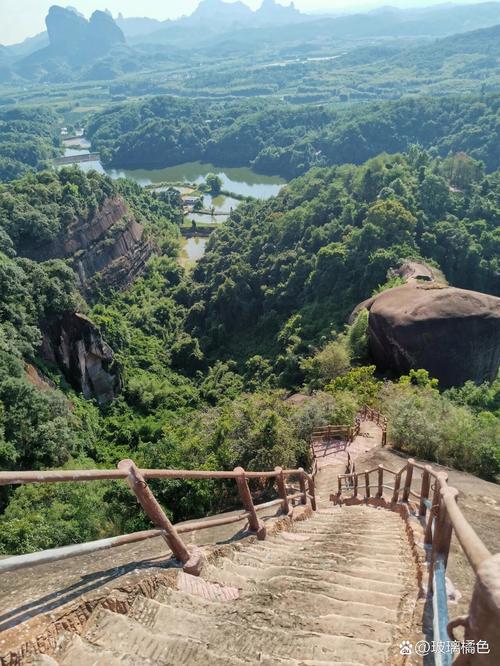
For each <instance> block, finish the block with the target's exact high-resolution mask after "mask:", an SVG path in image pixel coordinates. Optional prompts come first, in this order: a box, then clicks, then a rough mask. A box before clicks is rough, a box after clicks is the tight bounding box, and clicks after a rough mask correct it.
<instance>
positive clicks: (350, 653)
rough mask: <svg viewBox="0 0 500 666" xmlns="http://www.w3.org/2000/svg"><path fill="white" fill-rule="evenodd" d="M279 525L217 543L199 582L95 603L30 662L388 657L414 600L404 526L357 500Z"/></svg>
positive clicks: (355, 660)
mask: <svg viewBox="0 0 500 666" xmlns="http://www.w3.org/2000/svg"><path fill="white" fill-rule="evenodd" d="M287 529H289V530H290V531H277V532H276V533H275V534H273V535H271V536H269V538H268V539H267V540H266V541H257V540H255V539H254V538H248V539H245V540H242V541H239V542H235V543H232V544H230V545H225V546H222V547H219V548H218V549H217V550H216V551H215V552H214V554H213V555H212V557H210V558H209V560H208V562H207V563H206V564H205V565H204V568H203V571H202V574H201V578H193V577H192V576H189V575H188V574H185V573H184V572H182V570H177V571H176V582H175V583H174V584H173V585H172V587H168V586H163V585H162V586H160V588H159V589H158V590H157V592H156V595H155V596H154V597H153V598H147V597H145V596H138V597H136V598H135V601H134V602H133V604H132V607H131V608H128V609H126V610H125V611H124V612H122V613H119V612H113V611H111V610H109V609H107V608H105V607H103V606H99V607H97V608H96V609H95V610H94V612H93V613H92V615H91V616H90V618H89V619H88V620H87V621H86V622H85V623H84V625H83V627H82V631H81V632H79V633H78V634H76V633H72V634H71V633H66V634H63V635H62V637H61V640H60V641H59V644H58V647H57V649H56V651H55V653H54V654H53V656H52V657H47V656H38V657H36V658H35V659H34V661H32V662H31V663H33V664H46V665H47V666H48V665H49V664H51V665H53V666H55V665H59V666H76V665H78V666H79V665H80V664H85V666H115V665H116V666H118V665H120V666H123V665H124V664H129V665H131V666H135V665H136V664H137V665H138V664H141V665H148V664H154V665H158V666H159V665H167V664H169V665H170V664H176V665H178V666H182V665H186V666H196V665H198V664H199V665H203V666H211V665H212V664H213V665H215V664H217V666H221V665H228V666H229V665H231V666H233V665H234V666H237V665H238V664H268V665H269V666H271V665H274V664H291V665H293V664H297V665H298V664H302V665H304V666H305V665H310V666H313V665H316V664H317V665H318V666H319V665H320V664H323V665H326V664H339V665H341V664H344V665H345V666H348V665H350V666H354V665H355V664H356V665H357V666H359V665H360V664H365V665H366V666H372V665H374V664H377V665H379V664H380V665H381V664H394V663H398V658H399V642H400V640H401V639H402V638H405V637H407V636H408V635H409V632H410V630H411V625H412V617H413V611H414V607H415V602H416V599H417V596H418V585H417V577H416V568H415V565H414V564H413V562H414V560H413V555H412V551H411V547H410V545H409V542H408V538H407V535H406V525H405V522H404V521H403V520H402V519H401V518H400V516H399V515H397V514H396V513H392V512H390V511H387V510H384V509H377V508H374V507H371V506H366V505H362V506H352V507H348V508H347V507H344V508H322V509H320V510H319V511H318V512H317V513H316V514H314V516H313V517H312V518H309V519H307V520H302V521H298V522H290V523H289V525H288V526H287ZM174 579H175V577H174Z"/></svg>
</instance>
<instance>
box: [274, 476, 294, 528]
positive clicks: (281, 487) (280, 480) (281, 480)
mask: <svg viewBox="0 0 500 666" xmlns="http://www.w3.org/2000/svg"><path fill="white" fill-rule="evenodd" d="M274 471H275V472H276V474H277V476H276V483H277V486H278V493H279V496H280V497H281V499H282V500H283V513H284V514H285V515H286V516H288V514H289V513H290V504H289V502H288V495H287V492H286V485H285V477H284V475H283V469H282V468H281V467H275V468H274Z"/></svg>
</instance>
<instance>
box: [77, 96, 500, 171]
mask: <svg viewBox="0 0 500 666" xmlns="http://www.w3.org/2000/svg"><path fill="white" fill-rule="evenodd" d="M87 134H88V137H89V138H90V139H91V140H92V145H93V147H94V148H95V149H96V150H99V151H100V153H101V155H102V157H103V159H104V160H105V161H106V162H108V163H109V164H111V165H113V166H118V167H123V168H130V169H134V168H138V167H139V166H141V167H143V168H144V167H148V168H157V167H165V166H170V165H174V164H179V163H182V162H189V161H194V160H202V161H208V162H214V163H216V164H219V165H222V166H253V167H254V168H255V169H256V170H257V171H259V172H261V173H266V174H279V175H282V176H284V177H294V176H297V175H300V174H302V173H304V172H305V171H307V170H308V169H310V168H311V167H313V166H331V165H335V164H344V163H349V162H350V163H354V164H361V163H362V162H364V161H366V160H367V159H369V158H370V157H374V156H376V155H378V154H379V153H380V152H383V151H387V152H398V151H405V150H407V149H408V148H409V146H410V145H411V144H413V143H420V144H421V145H422V146H424V147H425V148H434V149H435V151H436V152H437V153H438V154H439V155H441V156H443V157H445V156H447V155H448V154H449V153H450V152H451V153H456V152H459V151H464V152H467V153H468V154H469V155H470V156H471V157H473V158H474V159H478V160H482V161H483V162H484V163H485V165H486V168H487V170H488V171H493V170H496V169H498V168H499V166H500V152H499V146H500V95H493V94H492V95H487V96H483V97H470V98H468V97H453V98H446V97H444V98H440V99H432V98H425V97H424V98H422V97H421V98H416V99H405V100H401V101H398V102H384V103H377V104H371V105H369V106H357V107H353V108H350V109H349V110H345V111H343V110H336V109H334V108H330V107H327V106H308V105H305V106H296V107H289V106H286V105H276V104H271V103H269V104H266V105H265V108H264V109H262V105H261V104H259V105H256V103H254V102H231V103H222V102H213V103H211V104H207V103H205V102H198V101H192V100H191V101H188V100H179V99H176V98H173V97H168V96H167V97H154V98H152V99H150V100H148V101H145V102H133V103H127V104H123V105H119V106H117V107H115V108H114V109H111V110H106V111H105V112H103V113H100V114H98V115H97V116H95V117H94V118H93V119H92V120H91V121H90V123H89V126H88V128H87Z"/></svg>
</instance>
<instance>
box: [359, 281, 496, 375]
mask: <svg viewBox="0 0 500 666" xmlns="http://www.w3.org/2000/svg"><path fill="white" fill-rule="evenodd" d="M364 306H365V307H367V309H368V310H369V313H370V314H369V319H368V340H369V348H370V354H371V356H372V357H373V360H374V361H375V363H376V364H377V366H378V367H379V368H380V369H381V370H392V371H393V372H396V373H398V374H406V373H407V372H408V371H409V370H410V369H412V368H413V369H418V368H424V369H426V370H428V371H429V373H430V375H431V376H432V377H435V378H437V379H439V382H440V385H441V386H442V387H443V388H447V387H450V386H458V385H461V384H463V383H464V382H466V381H467V380H472V381H474V382H476V383H478V384H479V383H482V382H484V381H492V380H493V379H495V377H496V375H497V372H498V367H499V365H500V298H496V297H494V296H489V295H487V294H481V293H478V292H474V291H467V290H465V289H456V288H454V287H446V286H444V285H437V284H435V283H431V284H429V283H423V284H422V283H419V282H417V281H414V280H411V281H409V282H408V284H406V285H404V286H402V287H396V288H394V289H389V290H388V291H385V292H383V293H381V294H379V295H377V296H376V297H374V298H373V299H370V301H367V302H366V303H365V304H364Z"/></svg>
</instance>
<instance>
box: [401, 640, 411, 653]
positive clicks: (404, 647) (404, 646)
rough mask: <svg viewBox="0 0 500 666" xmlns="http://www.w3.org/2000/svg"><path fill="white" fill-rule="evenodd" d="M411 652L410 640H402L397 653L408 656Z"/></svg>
mask: <svg viewBox="0 0 500 666" xmlns="http://www.w3.org/2000/svg"><path fill="white" fill-rule="evenodd" d="M411 653H412V644H411V643H410V641H403V642H402V643H401V644H400V646H399V654H402V655H404V656H409V655H410V654H411Z"/></svg>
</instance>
